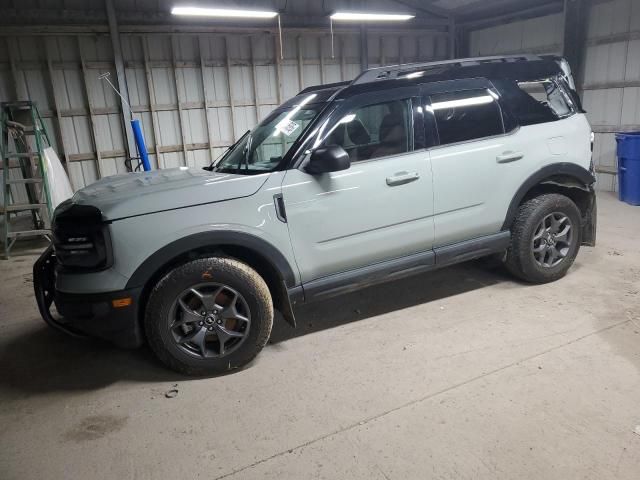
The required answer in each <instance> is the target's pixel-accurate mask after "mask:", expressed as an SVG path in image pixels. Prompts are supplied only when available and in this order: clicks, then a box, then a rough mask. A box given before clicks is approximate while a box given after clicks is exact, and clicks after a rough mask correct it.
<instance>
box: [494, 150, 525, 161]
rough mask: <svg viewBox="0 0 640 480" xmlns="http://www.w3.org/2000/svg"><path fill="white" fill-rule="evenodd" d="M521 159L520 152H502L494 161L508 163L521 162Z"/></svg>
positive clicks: (521, 154)
mask: <svg viewBox="0 0 640 480" xmlns="http://www.w3.org/2000/svg"><path fill="white" fill-rule="evenodd" d="M523 158H524V153H522V152H504V153H503V154H501V155H498V156H497V157H496V161H497V162H498V163H509V162H515V161H516V160H522V159H523Z"/></svg>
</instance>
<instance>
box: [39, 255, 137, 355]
mask: <svg viewBox="0 0 640 480" xmlns="http://www.w3.org/2000/svg"><path fill="white" fill-rule="evenodd" d="M55 268H56V259H55V253H54V252H53V248H52V247H49V248H48V249H47V250H46V251H45V252H44V253H43V254H42V256H41V257H40V258H39V259H38V260H37V261H36V263H35V264H34V266H33V286H34V290H35V295H36V301H37V303H38V309H39V310H40V315H42V318H43V320H44V321H45V322H46V323H47V324H48V325H49V326H51V327H52V328H55V329H56V330H59V331H61V332H64V333H66V334H68V335H72V336H76V337H84V336H93V337H98V338H102V339H105V340H108V341H110V342H113V343H115V344H116V345H118V346H120V347H124V348H135V347H139V346H140V345H142V343H143V336H142V331H141V328H140V322H139V321H138V311H139V308H138V306H139V298H140V293H141V289H140V288H134V289H130V290H122V291H117V292H106V293H96V294H71V293H66V292H60V291H57V290H56V289H55V276H56V273H55ZM123 298H131V303H130V304H129V305H127V306H125V307H119V308H117V307H114V306H113V301H114V300H117V299H123ZM53 304H55V306H56V310H57V311H58V313H59V314H60V315H61V316H62V318H60V319H58V318H56V317H54V315H53V314H52V313H51V306H52V305H53Z"/></svg>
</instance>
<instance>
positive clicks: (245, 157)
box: [238, 133, 253, 173]
mask: <svg viewBox="0 0 640 480" xmlns="http://www.w3.org/2000/svg"><path fill="white" fill-rule="evenodd" d="M252 142H253V136H252V135H251V133H249V137H248V138H247V145H246V146H245V147H244V152H242V159H241V160H240V163H239V164H238V173H240V169H241V168H242V164H243V163H244V169H245V170H249V154H250V153H251V143H252Z"/></svg>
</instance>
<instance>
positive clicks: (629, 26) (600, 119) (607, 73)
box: [583, 0, 640, 191]
mask: <svg viewBox="0 0 640 480" xmlns="http://www.w3.org/2000/svg"><path fill="white" fill-rule="evenodd" d="M587 35H588V40H587V51H586V58H585V74H584V85H583V89H584V90H583V99H584V105H585V109H586V110H587V112H588V113H587V115H588V116H589V120H590V122H591V125H592V127H593V130H594V131H595V132H597V133H596V145H595V148H594V163H595V165H596V170H597V172H598V173H597V176H598V187H599V188H601V189H603V190H609V191H616V190H617V188H618V185H617V174H616V172H617V159H616V141H615V134H614V133H613V132H618V131H638V130H640V115H639V114H638V112H639V111H640V55H639V54H638V52H640V3H638V2H637V1H634V0H615V1H612V2H607V3H600V4H596V5H593V6H592V7H591V13H590V16H589V27H588V33H587Z"/></svg>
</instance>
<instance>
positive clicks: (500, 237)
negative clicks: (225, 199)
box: [297, 231, 511, 303]
mask: <svg viewBox="0 0 640 480" xmlns="http://www.w3.org/2000/svg"><path fill="white" fill-rule="evenodd" d="M510 239H511V232H509V231H504V232H499V233H495V234H492V235H486V236H483V237H478V238H474V239H471V240H466V241H464V242H460V243H455V244H453V245H446V246H442V247H437V248H434V249H433V250H429V251H426V252H420V253H415V254H413V255H408V256H405V257H400V258H396V259H393V260H387V261H385V262H380V263H375V264H373V265H368V266H366V267H361V268H357V269H354V270H349V271H347V272H342V273H337V274H334V275H330V276H328V277H323V278H319V279H317V280H312V281H310V282H307V283H305V284H303V285H302V289H303V292H304V293H303V295H299V294H298V295H297V296H298V297H303V298H304V302H305V303H309V302H314V301H316V300H321V299H324V298H328V297H333V296H337V295H341V294H343V293H348V292H353V291H356V290H360V289H361V288H364V287H368V286H371V285H375V284H378V283H384V282H388V281H391V280H397V279H400V278H404V277H408V276H411V275H416V274H419V273H423V272H427V271H430V270H435V269H437V268H441V267H446V266H448V265H454V264H456V263H461V262H466V261H468V260H473V259H476V258H480V257H484V256H487V255H491V254H493V253H498V252H502V251H504V250H506V249H507V248H508V247H509V241H510ZM300 300H302V299H300ZM298 303H302V302H301V301H299V302H298Z"/></svg>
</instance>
